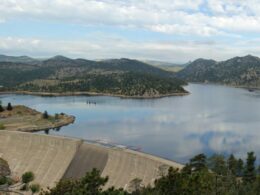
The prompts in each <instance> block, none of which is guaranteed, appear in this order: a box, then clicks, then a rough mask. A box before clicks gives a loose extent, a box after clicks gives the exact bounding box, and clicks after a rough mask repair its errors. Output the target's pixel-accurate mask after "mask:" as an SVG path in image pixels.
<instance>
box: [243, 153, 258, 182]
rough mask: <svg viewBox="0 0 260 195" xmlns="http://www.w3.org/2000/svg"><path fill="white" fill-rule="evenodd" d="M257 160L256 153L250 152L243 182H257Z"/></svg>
mask: <svg viewBox="0 0 260 195" xmlns="http://www.w3.org/2000/svg"><path fill="white" fill-rule="evenodd" d="M255 160H256V156H255V154H254V152H248V153H247V159H246V166H245V170H244V175H243V181H244V182H245V183H253V182H254V181H255V180H256V169H255Z"/></svg>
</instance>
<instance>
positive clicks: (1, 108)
mask: <svg viewBox="0 0 260 195" xmlns="http://www.w3.org/2000/svg"><path fill="white" fill-rule="evenodd" d="M3 111H5V109H4V108H3V106H2V105H1V104H0V112H3Z"/></svg>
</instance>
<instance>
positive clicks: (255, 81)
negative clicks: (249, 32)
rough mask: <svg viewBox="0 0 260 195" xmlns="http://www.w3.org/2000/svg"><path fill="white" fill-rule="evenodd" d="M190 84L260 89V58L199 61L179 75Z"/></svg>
mask: <svg viewBox="0 0 260 195" xmlns="http://www.w3.org/2000/svg"><path fill="white" fill-rule="evenodd" d="M177 76H178V77H179V78H181V79H185V80H186V81H188V82H206V83H207V82H209V83H219V84H226V85H231V86H239V87H250V88H259V87H260V58H258V57H255V56H251V55H248V56H245V57H235V58H232V59H229V60H226V61H222V62H217V61H214V60H205V59H198V60H195V61H194V62H192V63H190V64H189V65H188V66H187V67H186V68H184V69H183V70H181V71H180V72H178V73H177Z"/></svg>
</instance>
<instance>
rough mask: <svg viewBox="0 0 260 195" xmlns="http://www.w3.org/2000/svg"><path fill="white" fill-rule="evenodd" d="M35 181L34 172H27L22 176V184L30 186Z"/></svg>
mask: <svg viewBox="0 0 260 195" xmlns="http://www.w3.org/2000/svg"><path fill="white" fill-rule="evenodd" d="M33 180H34V174H33V172H26V173H24V174H23V175H22V182H23V183H25V184H28V183H30V182H31V181H33Z"/></svg>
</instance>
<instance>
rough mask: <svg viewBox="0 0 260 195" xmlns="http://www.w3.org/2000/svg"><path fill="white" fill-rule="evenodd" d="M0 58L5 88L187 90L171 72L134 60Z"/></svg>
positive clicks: (146, 93)
mask: <svg viewBox="0 0 260 195" xmlns="http://www.w3.org/2000/svg"><path fill="white" fill-rule="evenodd" d="M2 59H4V60H1V58H0V72H1V74H0V86H4V90H9V91H10V90H12V91H30V92H47V93H70V92H91V93H101V94H102V93H103V94H112V95H120V96H130V97H160V96H165V95H173V94H178V93H187V92H186V91H185V90H184V89H183V88H182V85H185V84H186V83H185V82H184V81H182V80H180V79H177V78H176V77H175V75H174V74H173V73H172V72H168V71H165V70H162V69H160V68H157V67H154V66H151V65H148V64H146V63H143V62H140V61H138V60H132V59H126V58H122V59H110V60H103V61H92V60H85V59H70V58H67V57H64V56H54V57H52V58H49V59H46V60H35V61H34V60H33V58H30V57H23V58H21V57H11V56H8V58H6V57H5V58H4V57H3V58H2ZM31 59H32V60H31ZM8 60H10V61H8ZM19 60H20V61H19ZM32 61H33V62H34V63H32ZM2 90H3V88H2Z"/></svg>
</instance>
